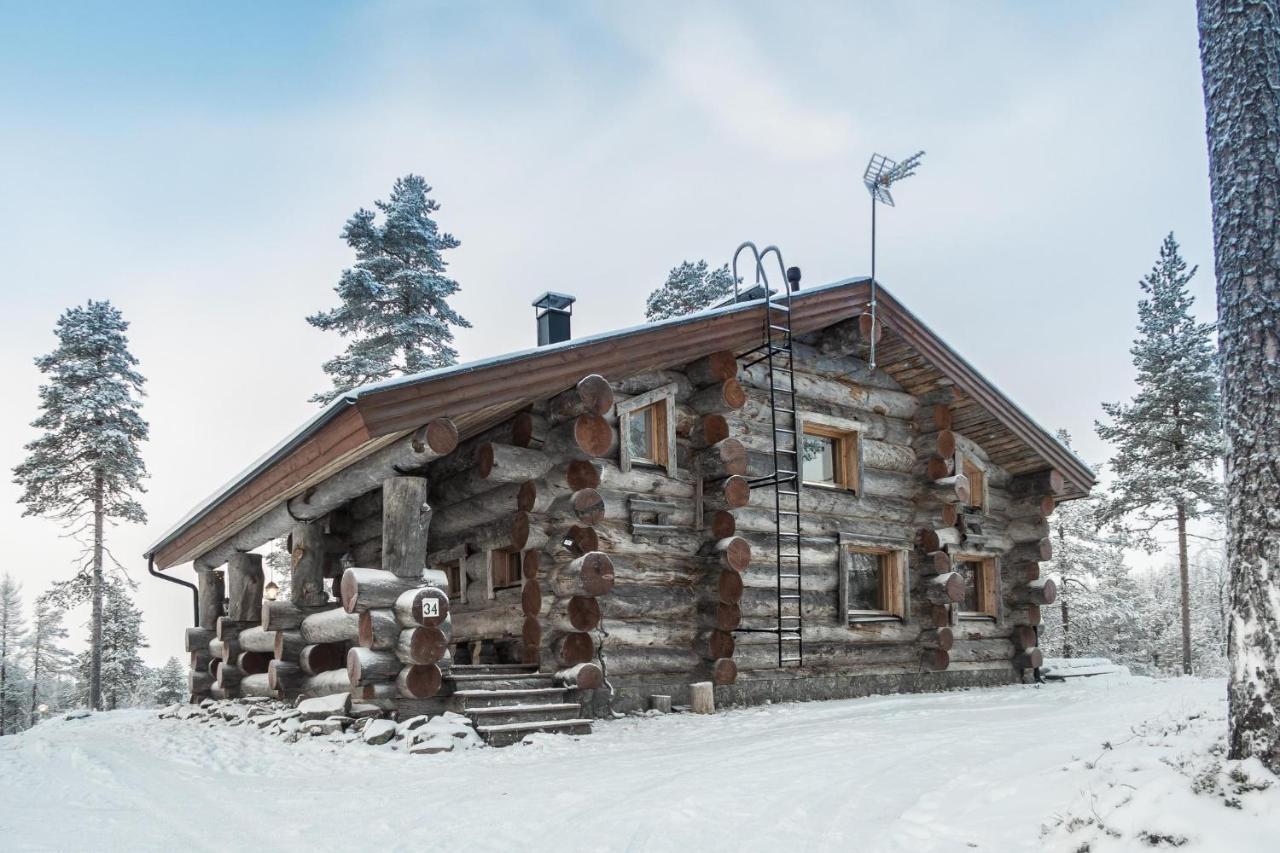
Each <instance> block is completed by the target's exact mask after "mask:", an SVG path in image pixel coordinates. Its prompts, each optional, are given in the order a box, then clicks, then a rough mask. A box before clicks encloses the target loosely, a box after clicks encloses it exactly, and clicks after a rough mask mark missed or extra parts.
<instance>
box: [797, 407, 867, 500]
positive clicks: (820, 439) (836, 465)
mask: <svg viewBox="0 0 1280 853" xmlns="http://www.w3.org/2000/svg"><path fill="white" fill-rule="evenodd" d="M803 434H804V442H803V444H802V452H801V454H800V476H801V478H802V479H803V480H804V482H805V483H806V484H807V485H812V486H830V487H832V488H836V489H848V490H849V491H851V492H856V491H858V455H859V454H858V433H857V432H855V431H853V430H847V429H841V428H838V427H832V426H827V425H825V424H817V423H805V424H804V429H803Z"/></svg>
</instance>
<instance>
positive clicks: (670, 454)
mask: <svg viewBox="0 0 1280 853" xmlns="http://www.w3.org/2000/svg"><path fill="white" fill-rule="evenodd" d="M675 402H676V384H675V383H674V382H672V383H670V384H667V385H663V386H661V387H660V388H654V389H653V390H652V391H646V392H644V393H643V394H637V395H636V396H634V397H632V398H631V399H629V400H623V401H621V402H619V403H618V404H617V407H616V408H617V412H618V467H619V468H620V469H621V470H622V471H630V470H631V469H632V467H633V466H636V465H642V466H645V467H653V468H663V469H665V470H666V472H667V476H669V477H674V476H675V474H676V418H675ZM646 409H653V414H654V417H653V428H652V430H651V433H650V440H651V441H652V442H653V447H652V448H651V450H652V451H653V456H654V457H655V458H652V459H650V458H648V457H645V456H633V455H632V454H631V444H630V442H629V441H628V434H629V431H630V427H631V419H632V418H633V417H636V416H637V415H639V414H641V413H643V412H644V411H645V410H646Z"/></svg>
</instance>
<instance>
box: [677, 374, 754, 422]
mask: <svg viewBox="0 0 1280 853" xmlns="http://www.w3.org/2000/svg"><path fill="white" fill-rule="evenodd" d="M746 402H747V393H746V392H745V391H743V390H742V385H740V384H739V383H738V380H737V379H726V380H725V381H723V382H720V383H717V384H715V385H709V386H707V387H706V388H703V389H702V390H700V391H696V392H694V394H693V396H691V397H690V398H689V400H688V406H689V408H691V409H693V410H694V411H695V412H697V413H698V414H700V415H710V414H722V413H724V412H733V411H737V410H738V409H741V408H742V407H743V405H745V404H746Z"/></svg>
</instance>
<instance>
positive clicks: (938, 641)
mask: <svg viewBox="0 0 1280 853" xmlns="http://www.w3.org/2000/svg"><path fill="white" fill-rule="evenodd" d="M920 640H921V642H922V643H924V645H925V646H928V647H931V648H939V649H942V650H944V651H948V652H949V651H951V647H952V646H954V645H955V642H956V637H955V633H954V632H953V631H952V630H951V628H950V627H948V626H946V625H940V626H938V627H937V628H930V629H928V630H926V631H924V632H923V633H922V634H921V635H920Z"/></svg>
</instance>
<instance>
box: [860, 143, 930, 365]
mask: <svg viewBox="0 0 1280 853" xmlns="http://www.w3.org/2000/svg"><path fill="white" fill-rule="evenodd" d="M923 156H924V152H923V151H917V152H916V153H914V154H912V155H911V156H910V157H908V158H907V159H905V160H903V161H901V162H898V163H895V162H894V161H893V160H890V159H889V158H888V157H885V156H884V155H883V154H872V155H871V162H869V163H867V170H866V171H865V172H863V173H862V184H863V186H865V187H866V188H867V192H869V193H871V362H870V366H871V369H872V370H875V368H876V323H877V322H878V321H877V319H876V203H877V202H878V203H880V204H887V205H889V206H890V207H893V193H891V192H890V191H889V190H890V187H892V186H893V185H894V184H895V183H897V182H898V181H901V180H903V179H904V178H909V177H911V176H912V175H914V174H915V173H916V167H917V166H919V165H920V158H921V157H923Z"/></svg>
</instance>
